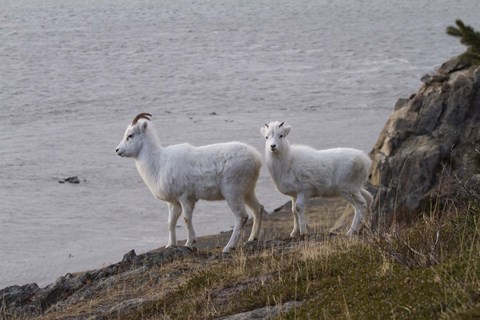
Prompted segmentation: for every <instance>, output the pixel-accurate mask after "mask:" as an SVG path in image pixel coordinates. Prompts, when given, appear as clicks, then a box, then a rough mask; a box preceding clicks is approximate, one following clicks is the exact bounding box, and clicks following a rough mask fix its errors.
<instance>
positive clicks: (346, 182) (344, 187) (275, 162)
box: [260, 121, 373, 237]
mask: <svg viewBox="0 0 480 320" xmlns="http://www.w3.org/2000/svg"><path fill="white" fill-rule="evenodd" d="M290 130H291V126H288V125H284V123H283V122H282V123H280V122H278V121H273V122H270V123H269V124H265V126H264V127H262V128H261V129H260V131H261V133H262V135H263V137H265V138H266V140H267V141H266V145H265V157H266V161H267V167H268V170H269V171H270V174H271V176H272V178H273V181H274V183H275V185H276V187H277V189H278V191H280V192H281V193H283V194H285V195H288V196H290V197H291V199H292V212H293V218H294V220H293V221H294V224H293V231H292V233H291V234H290V236H291V237H297V236H298V235H299V234H300V235H304V234H306V232H307V230H306V228H307V226H306V221H305V216H304V212H303V209H304V205H305V202H306V201H307V200H308V199H309V198H313V197H342V198H343V199H345V200H346V201H348V202H349V203H350V204H351V205H352V206H353V207H354V209H355V216H354V218H353V221H352V225H351V227H350V229H349V230H348V232H347V235H349V236H351V235H353V234H354V233H356V232H357V231H358V227H359V223H360V222H361V220H362V213H363V212H365V211H366V210H368V209H369V208H370V205H371V203H372V200H373V199H372V195H371V194H370V193H369V192H368V191H367V190H365V188H364V187H363V185H364V183H365V181H366V180H367V178H368V174H369V169H370V165H371V160H370V158H368V156H367V155H366V154H365V153H364V152H363V151H360V150H356V149H350V148H335V149H328V150H315V149H313V148H311V147H308V146H302V145H290V144H289V142H288V140H287V139H286V137H287V135H288V134H289V132H290Z"/></svg>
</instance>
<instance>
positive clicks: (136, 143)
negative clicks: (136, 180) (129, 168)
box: [116, 113, 152, 158]
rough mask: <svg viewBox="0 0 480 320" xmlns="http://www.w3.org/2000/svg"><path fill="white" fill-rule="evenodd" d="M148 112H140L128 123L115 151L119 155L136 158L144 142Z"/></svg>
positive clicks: (148, 118) (148, 117)
mask: <svg viewBox="0 0 480 320" xmlns="http://www.w3.org/2000/svg"><path fill="white" fill-rule="evenodd" d="M150 117H152V115H151V114H149V113H140V114H138V115H137V116H136V117H135V118H134V119H133V121H132V123H131V124H130V125H128V127H127V129H126V130H125V134H124V135H123V139H122V141H120V143H119V145H118V146H117V149H116V152H117V154H118V155H119V156H120V157H127V158H136V157H137V155H138V153H139V152H140V150H141V149H142V146H143V143H144V140H145V139H144V135H145V133H146V131H147V128H148V121H149V120H150Z"/></svg>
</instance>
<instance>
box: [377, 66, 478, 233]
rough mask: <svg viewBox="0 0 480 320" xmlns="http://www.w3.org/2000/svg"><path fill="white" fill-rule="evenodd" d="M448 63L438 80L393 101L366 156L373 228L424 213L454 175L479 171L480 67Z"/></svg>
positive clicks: (446, 190)
mask: <svg viewBox="0 0 480 320" xmlns="http://www.w3.org/2000/svg"><path fill="white" fill-rule="evenodd" d="M452 60H453V61H451V62H447V63H446V64H444V66H442V68H443V69H442V74H440V75H437V76H438V77H437V76H434V77H436V78H435V79H436V80H439V81H427V82H426V83H425V85H423V86H422V87H421V88H420V90H419V91H418V93H417V94H415V95H414V96H412V97H411V98H410V99H401V100H399V101H398V102H397V104H396V105H395V110H394V112H393V114H392V115H391V116H390V118H389V119H388V121H387V123H386V125H385V127H384V128H383V131H382V132H381V134H380V136H379V138H378V140H377V143H376V145H375V147H374V148H373V150H372V151H371V152H370V156H371V158H372V159H373V166H372V174H371V183H372V184H373V186H374V187H376V188H377V190H378V192H377V194H376V196H375V198H374V205H373V208H374V214H373V217H372V225H371V226H372V228H373V229H376V228H377V227H379V226H380V227H388V226H390V224H391V223H392V221H393V220H395V221H398V222H408V221H410V220H412V219H414V217H416V216H417V215H418V214H419V213H421V212H425V211H427V212H428V211H429V210H430V209H429V208H430V205H432V204H434V203H435V200H436V199H438V198H439V196H440V195H446V194H448V193H449V192H451V191H452V188H451V187H452V186H453V185H454V184H455V183H456V181H455V179H456V178H453V177H458V178H459V179H460V180H462V179H467V178H469V177H470V176H472V175H473V174H474V173H476V172H477V170H478V163H479V159H480V157H479V153H478V152H477V151H476V150H479V149H480V130H479V128H480V112H479V111H480V67H479V66H471V67H469V68H465V67H464V65H461V64H460V62H458V61H457V60H455V59H452ZM447 73H448V77H446V76H445V74H447ZM440 80H441V81H440Z"/></svg>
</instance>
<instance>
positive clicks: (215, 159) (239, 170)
mask: <svg viewBox="0 0 480 320" xmlns="http://www.w3.org/2000/svg"><path fill="white" fill-rule="evenodd" d="M150 117H151V115H150V114H148V113H141V114H139V115H137V116H136V117H135V119H134V120H133V121H132V123H131V124H130V125H128V127H127V129H126V131H125V135H124V137H123V139H122V141H121V142H120V144H119V145H118V147H117V149H116V152H117V154H118V155H119V156H121V157H128V158H133V159H135V163H136V166H137V170H138V173H139V174H140V176H141V177H142V178H143V181H144V182H145V184H146V185H147V186H148V188H149V189H150V191H151V192H152V194H153V195H154V196H155V197H156V198H158V199H160V200H164V201H166V202H167V206H168V211H169V216H168V229H169V240H168V244H167V247H169V246H172V245H176V235H175V227H176V223H177V221H178V218H179V217H180V215H181V214H183V218H184V219H185V223H186V225H187V230H188V232H187V241H186V243H185V246H187V247H190V248H192V247H193V246H194V244H195V242H196V236H195V231H194V229H193V225H192V212H193V209H194V207H195V203H196V202H197V201H198V200H200V199H203V200H226V202H227V204H228V206H229V207H230V209H231V210H232V211H233V214H234V215H235V227H234V229H233V233H232V236H231V237H230V240H229V242H228V244H227V245H226V246H225V248H224V249H223V252H226V253H228V252H229V251H230V249H232V248H234V247H235V246H236V244H237V242H238V239H239V236H240V233H241V231H242V229H243V227H244V225H245V223H246V221H247V219H248V214H247V211H246V208H245V204H246V205H247V206H248V207H250V208H251V209H252V211H253V228H252V232H251V234H250V237H249V238H248V241H253V240H255V239H257V238H258V236H259V233H260V225H261V219H262V215H263V206H262V205H261V204H260V203H259V202H258V200H257V197H256V195H255V185H256V182H257V178H258V175H259V172H260V166H261V156H260V154H259V153H258V152H257V151H256V150H255V149H254V148H253V147H251V146H248V145H246V144H243V143H240V142H229V143H218V144H212V145H207V146H202V147H194V146H192V145H190V144H187V143H184V144H177V145H172V146H168V147H162V146H161V145H160V142H159V139H158V137H157V134H156V132H155V130H154V128H153V126H152V125H151V123H150V122H149V121H148V120H150Z"/></svg>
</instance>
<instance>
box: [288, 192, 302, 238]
mask: <svg viewBox="0 0 480 320" xmlns="http://www.w3.org/2000/svg"><path fill="white" fill-rule="evenodd" d="M296 202H297V199H296V198H294V197H292V214H293V230H292V232H291V233H290V238H296V237H298V235H299V234H300V230H299V227H298V211H297V206H296Z"/></svg>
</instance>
